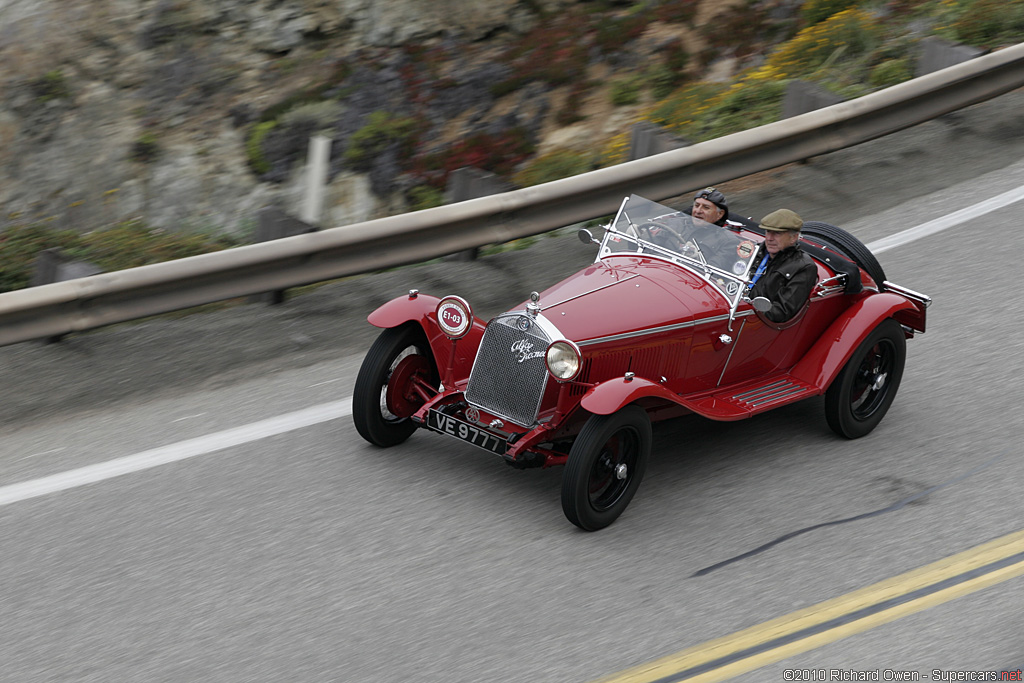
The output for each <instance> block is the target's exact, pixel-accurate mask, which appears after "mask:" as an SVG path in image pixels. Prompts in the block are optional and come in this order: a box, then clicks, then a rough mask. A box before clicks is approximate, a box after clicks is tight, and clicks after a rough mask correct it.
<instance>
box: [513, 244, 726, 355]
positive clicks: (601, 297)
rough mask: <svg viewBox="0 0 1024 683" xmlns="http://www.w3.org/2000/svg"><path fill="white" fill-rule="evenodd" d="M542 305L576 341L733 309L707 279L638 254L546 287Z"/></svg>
mask: <svg viewBox="0 0 1024 683" xmlns="http://www.w3.org/2000/svg"><path fill="white" fill-rule="evenodd" d="M539 303H540V306H541V309H542V310H543V313H544V315H545V317H547V318H548V320H550V321H551V322H552V323H553V324H554V325H555V326H556V327H557V328H558V329H559V330H560V331H561V332H562V334H563V335H565V337H566V338H568V339H570V340H572V341H576V342H582V341H587V340H591V339H597V338H602V337H607V336H610V335H617V334H624V333H629V332H636V331H638V330H644V329H649V328H653V327H660V326H664V325H673V324H678V323H685V322H689V321H692V320H695V319H698V318H706V317H711V316H715V315H721V314H725V313H728V310H729V309H728V305H727V304H726V300H725V298H724V296H723V295H721V294H720V293H719V292H718V290H717V289H715V287H714V286H713V285H711V284H710V283H709V282H707V281H706V280H704V279H703V278H701V277H699V276H697V275H696V274H694V273H692V272H690V271H689V270H687V269H685V268H682V267H680V266H677V265H674V264H670V263H667V262H665V261H661V260H658V259H648V258H642V257H636V256H616V257H611V258H605V259H603V260H601V261H598V262H596V263H594V264H593V265H592V266H590V267H588V268H586V269H584V270H582V271H580V272H578V273H576V274H575V275H573V276H572V277H569V278H567V279H565V280H563V281H562V282H560V283H558V284H557V285H555V286H553V287H550V288H548V289H546V290H544V291H543V292H542V293H541V297H540V302H539ZM524 305H525V304H524Z"/></svg>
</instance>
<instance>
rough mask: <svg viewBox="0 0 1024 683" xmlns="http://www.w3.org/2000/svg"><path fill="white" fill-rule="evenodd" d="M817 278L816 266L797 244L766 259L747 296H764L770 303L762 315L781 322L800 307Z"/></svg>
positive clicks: (809, 294)
mask: <svg viewBox="0 0 1024 683" xmlns="http://www.w3.org/2000/svg"><path fill="white" fill-rule="evenodd" d="M817 281H818V267H817V266H815V265H814V261H812V260H811V257H810V256H808V255H807V254H805V253H804V252H803V250H801V249H800V245H794V246H792V247H788V248H786V249H783V250H782V251H780V252H779V253H777V254H776V255H775V256H774V257H772V258H770V259H768V265H767V267H766V268H765V271H764V273H762V274H761V277H759V278H758V280H757V282H755V283H754V286H753V287H752V288H751V290H750V294H749V296H750V298H754V297H757V296H763V297H766V298H767V299H768V300H769V301H771V302H772V307H771V310H769V311H767V312H765V314H764V315H765V317H766V318H768V319H769V320H771V321H772V322H777V323H783V322H786V321H787V320H789V319H790V318H792V317H793V316H794V315H796V314H797V313H798V312H799V311H800V309H801V307H803V305H804V303H805V302H806V301H807V300H808V298H809V297H810V296H811V290H812V289H814V285H815V284H816V283H817Z"/></svg>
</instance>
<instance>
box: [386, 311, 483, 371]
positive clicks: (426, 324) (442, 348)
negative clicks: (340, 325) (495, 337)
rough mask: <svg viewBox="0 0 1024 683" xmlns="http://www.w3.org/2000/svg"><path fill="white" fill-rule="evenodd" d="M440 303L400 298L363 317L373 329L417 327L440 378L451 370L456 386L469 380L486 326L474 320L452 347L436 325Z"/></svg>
mask: <svg viewBox="0 0 1024 683" xmlns="http://www.w3.org/2000/svg"><path fill="white" fill-rule="evenodd" d="M439 301H441V300H440V299H439V298H437V297H436V296H429V295H426V294H417V295H416V296H414V297H413V296H400V297H398V298H396V299H392V300H391V301H389V302H387V303H386V304H384V305H383V306H380V307H379V308H377V309H376V310H375V311H373V312H372V313H370V315H368V316H367V317H366V320H367V321H368V322H369V323H370V324H371V325H374V326H375V327H386V328H387V327H398V326H399V325H404V324H405V323H409V322H414V323H417V324H418V325H419V326H420V327H422V328H423V334H424V335H426V338H427V343H428V344H430V350H431V352H432V353H433V354H434V361H435V362H436V363H437V367H438V371H439V372H440V373H441V376H442V378H444V377H446V368H449V366H450V367H451V369H452V372H453V374H452V375H451V379H453V380H454V381H456V382H457V381H461V380H464V379H466V378H468V377H469V371H470V369H471V368H472V367H473V359H474V358H475V357H476V350H477V347H479V346H480V340H481V338H482V337H483V334H484V328H485V327H486V324H485V323H484V321H482V320H480V319H479V318H477V317H476V316H473V326H472V327H471V328H470V330H469V332H468V333H467V334H466V336H465V337H463V338H462V339H460V340H459V341H457V342H454V343H453V342H452V341H451V340H450V339H448V337H446V336H445V335H444V333H443V332H442V331H441V328H440V327H439V326H438V324H437V316H436V311H437V304H438V302H439ZM453 354H454V355H453Z"/></svg>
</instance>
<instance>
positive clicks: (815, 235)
mask: <svg viewBox="0 0 1024 683" xmlns="http://www.w3.org/2000/svg"><path fill="white" fill-rule="evenodd" d="M800 232H801V233H803V235H804V236H805V237H810V238H811V239H812V240H814V241H816V242H821V243H823V244H824V245H825V246H826V247H829V248H831V249H834V250H835V251H836V252H838V253H839V254H842V255H843V256H845V257H846V258H848V259H849V260H851V261H853V262H854V263H856V264H857V265H858V266H860V267H861V268H863V269H864V271H865V272H866V273H867V274H868V275H870V276H871V279H872V280H874V281H875V283H876V284H878V290H879V291H882V287H883V283H884V282H885V271H884V270H882V265H881V264H880V263H879V262H878V259H876V258H875V255H874V254H872V253H871V250H870V249H868V248H867V247H865V246H864V244H863V243H862V242H861V241H860V240H859V239H857V238H856V237H854V236H853V235H851V234H850V233H848V232H846V231H845V230H843V229H842V228H837V227H836V226H834V225H829V224H828V223H819V222H818V221H807V222H805V223H804V227H803V228H801V230H800Z"/></svg>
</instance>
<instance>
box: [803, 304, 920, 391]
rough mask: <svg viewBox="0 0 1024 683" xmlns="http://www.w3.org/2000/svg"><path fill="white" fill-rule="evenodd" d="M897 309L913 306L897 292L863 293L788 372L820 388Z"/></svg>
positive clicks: (896, 312)
mask: <svg viewBox="0 0 1024 683" xmlns="http://www.w3.org/2000/svg"><path fill="white" fill-rule="evenodd" d="M901 311H911V312H913V313H917V308H916V307H915V306H914V304H913V303H911V302H910V301H908V300H907V299H905V298H903V297H902V296H899V295H897V294H891V293H887V292H883V293H881V294H872V295H869V296H865V297H864V298H862V299H861V300H860V301H857V302H856V303H854V304H853V305H852V306H850V307H849V308H848V309H846V310H845V311H844V312H843V314H842V315H840V316H839V317H838V318H836V320H835V321H834V322H833V323H832V324H831V325H830V326H829V328H828V329H827V330H825V331H824V332H823V333H822V335H821V337H819V339H818V341H817V342H816V343H815V344H814V346H812V347H811V348H810V350H809V351H808V352H807V353H806V355H804V357H803V358H802V359H801V360H800V362H799V363H797V364H796V365H795V366H793V370H792V372H791V373H790V374H791V375H792V376H793V377H794V378H796V379H798V380H800V381H802V382H807V383H808V384H813V385H814V386H816V387H818V388H819V389H821V390H822V391H824V390H825V389H827V388H828V386H829V385H830V384H831V383H832V380H834V379H835V378H836V375H838V374H839V371H840V370H842V369H843V366H844V365H845V364H846V361H848V360H849V359H850V356H852V355H853V352H854V351H856V350H857V347H858V346H860V343H861V342H862V341H864V339H865V338H867V336H868V335H869V334H870V333H871V330H873V329H875V327H877V326H878V325H879V323H881V322H882V321H883V320H885V319H886V318H894V317H895V318H897V319H899V318H900V317H901V315H904V314H902V313H901Z"/></svg>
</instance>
